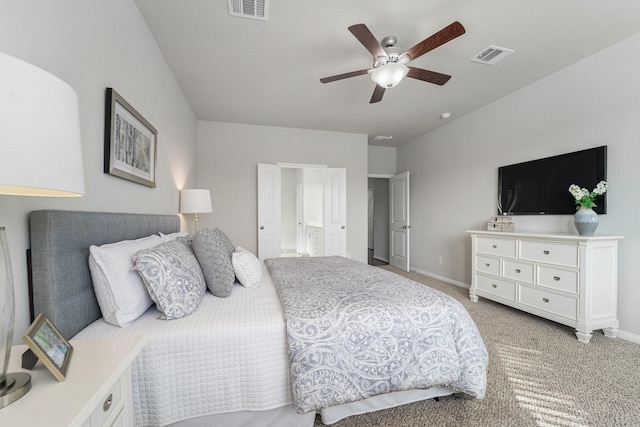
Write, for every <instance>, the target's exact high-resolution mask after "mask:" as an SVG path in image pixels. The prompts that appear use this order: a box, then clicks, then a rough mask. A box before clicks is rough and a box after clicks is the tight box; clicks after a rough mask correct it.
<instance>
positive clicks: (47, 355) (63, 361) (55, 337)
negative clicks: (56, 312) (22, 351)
mask: <svg viewBox="0 0 640 427" xmlns="http://www.w3.org/2000/svg"><path fill="white" fill-rule="evenodd" d="M22 339H23V341H24V342H25V343H26V344H27V346H28V347H29V350H31V351H32V352H33V354H34V355H35V356H37V357H38V359H39V360H40V361H41V362H42V363H43V364H44V365H45V366H46V367H47V369H49V371H50V372H51V373H52V374H53V376H54V377H56V379H57V380H58V381H64V380H65V378H66V376H67V370H68V369H69V364H70V363H71V355H72V354H73V346H72V345H71V344H70V343H69V341H67V340H66V339H65V337H63V336H62V334H61V333H60V331H58V328H56V327H55V325H54V324H53V323H52V322H51V320H49V319H48V318H47V317H46V316H45V315H44V313H40V314H38V316H37V317H36V319H35V320H34V321H33V323H32V324H31V326H29V329H27V332H26V333H25V334H24V336H23V337H22Z"/></svg>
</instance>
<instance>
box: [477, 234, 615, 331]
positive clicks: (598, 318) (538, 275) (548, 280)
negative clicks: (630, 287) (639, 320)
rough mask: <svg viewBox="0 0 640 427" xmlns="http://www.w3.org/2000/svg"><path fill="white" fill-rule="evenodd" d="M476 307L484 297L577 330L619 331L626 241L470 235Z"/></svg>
mask: <svg viewBox="0 0 640 427" xmlns="http://www.w3.org/2000/svg"><path fill="white" fill-rule="evenodd" d="M467 233H469V234H470V235H471V252H472V253H471V259H472V281H471V289H470V291H469V294H470V298H471V300H472V301H474V302H477V301H478V297H479V296H481V297H484V298H487V299H490V300H493V301H497V302H499V303H502V304H505V305H509V306H511V307H514V308H517V309H519V310H522V311H526V312H528V313H531V314H535V315H537V316H540V317H544V318H546V319H549V320H553V321H555V322H558V323H562V324H564V325H568V326H571V327H574V328H575V329H576V336H577V337H578V340H579V341H581V342H585V343H588V342H589V341H590V340H591V336H592V334H591V333H592V331H593V330H596V329H603V330H604V333H605V335H606V336H608V337H616V336H617V330H618V318H617V305H618V292H617V290H618V241H619V240H620V239H622V236H589V237H588V236H578V235H571V234H537V233H511V232H493V231H467Z"/></svg>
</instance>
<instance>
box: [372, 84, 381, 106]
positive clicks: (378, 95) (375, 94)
mask: <svg viewBox="0 0 640 427" xmlns="http://www.w3.org/2000/svg"><path fill="white" fill-rule="evenodd" d="M382 95H384V88H383V87H382V86H380V85H376V88H375V89H374V90H373V95H371V101H369V104H373V103H374V102H380V101H382Z"/></svg>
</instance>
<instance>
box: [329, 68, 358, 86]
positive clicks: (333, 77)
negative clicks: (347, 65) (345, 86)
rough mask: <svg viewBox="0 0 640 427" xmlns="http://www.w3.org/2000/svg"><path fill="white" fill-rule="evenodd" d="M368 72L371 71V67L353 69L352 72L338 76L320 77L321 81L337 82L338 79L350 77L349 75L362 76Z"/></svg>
mask: <svg viewBox="0 0 640 427" xmlns="http://www.w3.org/2000/svg"><path fill="white" fill-rule="evenodd" d="M368 72H369V69H366V70H358V71H352V72H350V73H344V74H338V75H336V76H331V77H323V78H321V79H320V81H321V82H322V83H331V82H335V81H336V80H342V79H348V78H349V77H356V76H361V75H363V74H367V73H368Z"/></svg>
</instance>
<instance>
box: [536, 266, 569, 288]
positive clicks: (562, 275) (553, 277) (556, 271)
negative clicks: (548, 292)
mask: <svg viewBox="0 0 640 427" xmlns="http://www.w3.org/2000/svg"><path fill="white" fill-rule="evenodd" d="M538 285H540V286H545V287H547V288H553V289H558V290H560V291H564V292H571V293H572V294H577V293H578V271H577V270H563V269H560V268H553V267H545V266H541V265H540V266H538Z"/></svg>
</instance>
